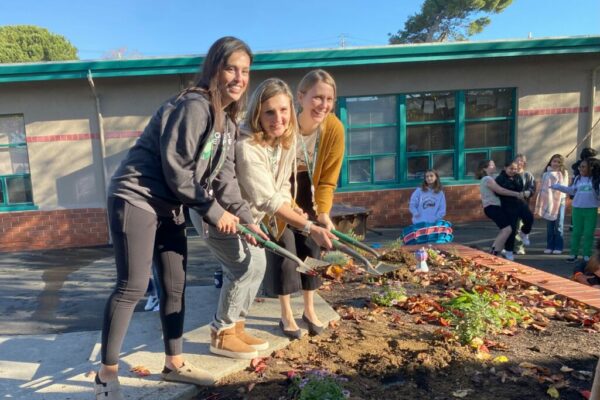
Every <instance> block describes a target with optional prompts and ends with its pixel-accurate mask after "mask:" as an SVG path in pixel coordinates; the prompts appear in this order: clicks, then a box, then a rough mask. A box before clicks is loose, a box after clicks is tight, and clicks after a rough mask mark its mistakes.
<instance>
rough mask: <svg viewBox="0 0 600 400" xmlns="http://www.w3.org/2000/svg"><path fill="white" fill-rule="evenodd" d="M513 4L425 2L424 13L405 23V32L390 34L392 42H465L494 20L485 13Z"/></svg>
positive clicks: (498, 0) (495, 0)
mask: <svg viewBox="0 0 600 400" xmlns="http://www.w3.org/2000/svg"><path fill="white" fill-rule="evenodd" d="M511 3H512V0H425V2H424V3H423V5H422V6H421V11H420V12H419V13H417V14H415V15H413V16H412V17H410V18H409V19H408V20H407V21H406V22H405V23H404V29H403V30H401V31H398V33H396V34H394V35H392V34H389V36H390V38H389V42H390V44H402V43H429V42H445V41H448V40H466V39H467V38H468V37H469V36H472V35H475V34H477V33H479V32H481V31H482V30H483V29H484V28H485V27H486V26H487V25H489V23H490V22H491V21H490V19H489V18H488V17H487V16H485V14H497V13H500V12H502V11H504V9H505V8H506V7H508V6H509V5H510V4H511ZM474 17H478V18H474ZM473 18H474V19H473Z"/></svg>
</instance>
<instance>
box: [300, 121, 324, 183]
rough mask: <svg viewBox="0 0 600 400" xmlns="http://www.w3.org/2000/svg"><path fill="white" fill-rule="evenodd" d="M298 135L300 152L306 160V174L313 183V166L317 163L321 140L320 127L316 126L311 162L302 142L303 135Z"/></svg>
mask: <svg viewBox="0 0 600 400" xmlns="http://www.w3.org/2000/svg"><path fill="white" fill-rule="evenodd" d="M299 135H300V144H301V145H302V153H303V154H304V161H305V162H306V168H307V169H308V176H309V177H310V183H311V185H312V184H313V173H314V172H315V166H316V165H317V154H318V153H319V142H320V140H321V127H319V128H317V133H316V135H317V137H316V140H315V151H314V153H313V159H312V162H311V160H310V157H309V156H308V149H307V148H306V143H305V142H304V137H303V136H302V134H299Z"/></svg>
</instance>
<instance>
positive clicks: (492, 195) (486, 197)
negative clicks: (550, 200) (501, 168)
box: [475, 160, 523, 255]
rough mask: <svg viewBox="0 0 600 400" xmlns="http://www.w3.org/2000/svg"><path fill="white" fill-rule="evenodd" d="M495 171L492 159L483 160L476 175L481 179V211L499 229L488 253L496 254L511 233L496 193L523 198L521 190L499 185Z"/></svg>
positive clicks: (506, 216) (508, 222) (509, 223)
mask: <svg viewBox="0 0 600 400" xmlns="http://www.w3.org/2000/svg"><path fill="white" fill-rule="evenodd" d="M495 172H496V164H495V163H494V161H493V160H483V161H481V162H480V163H479V166H478V167H477V173H476V175H475V176H476V177H477V179H481V183H480V184H479V192H480V194H481V203H482V205H483V213H484V214H485V215H486V216H487V217H488V218H489V219H491V220H492V221H494V223H495V224H496V226H497V227H498V229H500V232H498V235H497V236H496V238H495V239H494V243H493V244H492V248H491V250H490V253H491V254H493V255H498V253H499V252H500V251H502V250H503V249H504V245H505V243H506V240H507V239H508V237H509V236H510V235H511V233H512V227H511V221H510V218H509V217H508V215H507V213H506V212H504V210H503V209H502V207H501V205H500V198H499V197H498V194H502V195H504V196H513V197H517V198H520V199H523V192H513V191H511V190H508V189H505V188H503V187H500V186H499V185H498V184H497V183H496V181H495V180H494V178H493V177H492V175H493V174H494V173H495Z"/></svg>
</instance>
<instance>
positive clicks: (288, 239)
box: [267, 228, 321, 296]
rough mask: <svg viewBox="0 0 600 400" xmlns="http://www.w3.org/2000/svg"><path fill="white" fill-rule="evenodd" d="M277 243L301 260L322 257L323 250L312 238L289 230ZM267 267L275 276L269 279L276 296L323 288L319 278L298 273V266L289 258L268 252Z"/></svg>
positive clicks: (284, 232) (287, 229) (286, 230)
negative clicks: (271, 281)
mask: <svg viewBox="0 0 600 400" xmlns="http://www.w3.org/2000/svg"><path fill="white" fill-rule="evenodd" d="M276 243H277V244H278V245H280V246H281V247H283V248H285V249H286V250H288V251H291V252H292V253H294V254H296V255H297V256H298V257H299V258H300V259H301V260H304V259H305V258H306V257H312V258H320V255H321V249H320V248H319V246H318V245H317V244H316V243H315V242H314V241H313V240H312V239H311V238H310V237H307V236H304V235H302V234H301V233H299V232H296V231H292V230H291V229H289V228H285V230H284V231H283V234H282V235H281V238H280V239H279V241H277V242H276ZM267 265H268V266H269V268H268V271H270V272H271V273H272V274H273V276H272V277H269V278H267V279H272V280H273V284H274V291H275V294H277V295H279V296H281V295H287V294H292V293H295V292H297V291H299V290H300V289H302V290H316V289H318V288H319V287H320V286H321V279H320V278H319V277H318V276H310V275H306V274H301V273H299V272H297V271H296V267H297V264H296V263H295V262H293V261H292V260H290V259H289V258H283V257H280V256H278V255H277V254H274V253H272V252H270V251H267Z"/></svg>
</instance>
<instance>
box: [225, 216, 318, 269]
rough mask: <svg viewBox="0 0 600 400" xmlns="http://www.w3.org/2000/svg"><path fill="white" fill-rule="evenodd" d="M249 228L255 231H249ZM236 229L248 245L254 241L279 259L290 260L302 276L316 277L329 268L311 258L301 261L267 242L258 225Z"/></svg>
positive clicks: (274, 244) (275, 244) (276, 245)
mask: <svg viewBox="0 0 600 400" xmlns="http://www.w3.org/2000/svg"><path fill="white" fill-rule="evenodd" d="M251 227H253V228H255V229H251ZM237 228H238V232H240V233H241V234H243V235H245V236H246V237H247V238H248V239H249V242H250V243H252V241H255V242H256V243H257V244H260V245H262V246H263V247H264V248H265V249H267V250H269V251H271V252H273V253H275V254H277V255H279V256H281V257H285V258H289V259H290V260H292V261H294V262H295V263H296V264H297V265H298V267H297V268H296V270H297V271H298V272H300V273H302V274H307V275H318V274H319V270H320V269H322V268H325V267H327V266H329V263H328V262H325V261H321V260H317V259H315V258H311V257H306V259H305V260H304V261H302V260H301V259H300V258H299V257H298V256H296V255H295V254H293V253H292V252H290V251H288V250H286V249H284V248H283V247H281V246H279V245H278V244H277V243H275V242H272V241H271V240H269V237H268V236H267V235H266V234H265V233H264V232H263V231H262V230H261V229H260V228H259V227H258V225H247V226H244V225H242V224H238V225H237ZM313 239H314V238H313Z"/></svg>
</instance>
